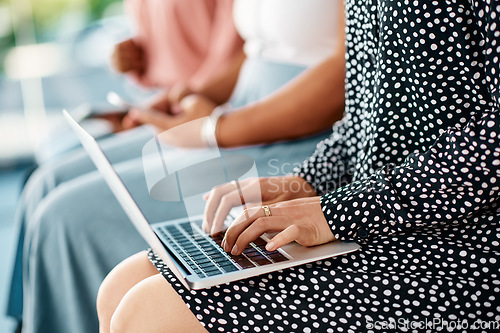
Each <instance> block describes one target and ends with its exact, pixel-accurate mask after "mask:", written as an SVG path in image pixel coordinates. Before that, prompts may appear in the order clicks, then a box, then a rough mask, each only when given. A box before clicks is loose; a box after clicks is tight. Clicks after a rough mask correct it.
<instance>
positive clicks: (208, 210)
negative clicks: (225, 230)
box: [202, 183, 235, 233]
mask: <svg viewBox="0 0 500 333" xmlns="http://www.w3.org/2000/svg"><path fill="white" fill-rule="evenodd" d="M234 189H235V186H234V185H233V184H231V183H226V184H223V185H220V186H216V187H214V188H213V189H212V190H211V191H210V193H209V194H208V199H207V204H206V205H205V210H204V212H203V224H202V228H203V231H205V232H206V233H209V232H210V230H211V229H212V223H213V220H214V216H215V212H216V211H217V208H218V207H219V204H220V200H221V198H222V197H223V196H224V195H225V194H226V193H228V192H232V191H233V190H234Z"/></svg>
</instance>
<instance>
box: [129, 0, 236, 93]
mask: <svg viewBox="0 0 500 333" xmlns="http://www.w3.org/2000/svg"><path fill="white" fill-rule="evenodd" d="M232 4H233V0H127V1H126V3H125V5H126V10H127V12H128V13H129V15H130V17H131V18H132V20H133V21H134V23H135V25H136V27H137V34H136V37H135V40H136V41H137V42H138V43H139V44H140V45H141V46H142V47H143V48H144V51H145V56H146V61H147V70H146V73H145V74H144V75H143V76H141V77H137V78H136V79H137V80H138V82H139V83H140V84H142V85H144V86H149V87H168V86H171V85H172V84H174V83H184V84H187V85H188V86H190V87H192V88H196V87H199V86H200V85H202V84H203V83H205V82H206V81H207V80H208V79H210V78H211V77H213V76H214V75H216V74H217V73H218V72H220V71H221V70H222V68H223V67H224V65H225V64H227V61H228V60H229V59H231V57H232V56H233V55H234V54H235V53H236V52H237V51H238V50H240V49H241V47H242V44H243V41H242V40H241V38H240V37H239V35H238V33H237V32H236V29H235V27H234V23H233V15H232Z"/></svg>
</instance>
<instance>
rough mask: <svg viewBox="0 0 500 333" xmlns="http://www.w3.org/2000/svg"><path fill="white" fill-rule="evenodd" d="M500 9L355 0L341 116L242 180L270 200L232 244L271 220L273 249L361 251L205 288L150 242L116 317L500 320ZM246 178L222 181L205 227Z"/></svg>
mask: <svg viewBox="0 0 500 333" xmlns="http://www.w3.org/2000/svg"><path fill="white" fill-rule="evenodd" d="M499 20H500V5H498V4H491V5H490V4H487V3H480V4H479V3H477V4H467V5H463V4H452V3H447V4H444V3H442V2H433V3H432V4H431V3H428V2H426V3H422V4H420V3H419V2H417V1H414V2H412V3H411V4H409V3H407V2H405V3H403V1H396V2H381V1H373V3H366V2H364V1H358V0H353V1H348V2H347V3H346V23H347V29H346V31H347V36H346V37H347V39H346V41H347V42H346V47H347V80H346V113H345V116H344V118H343V120H342V121H341V122H339V123H337V124H336V125H335V126H334V128H333V133H332V135H331V136H330V137H329V138H328V139H326V140H324V141H322V142H321V143H320V144H319V145H318V146H317V149H316V152H315V153H314V154H313V155H312V156H311V157H310V158H309V159H307V160H306V161H304V163H303V164H302V166H301V167H299V168H297V169H296V170H295V171H294V173H293V174H292V175H289V176H282V177H273V178H262V179H250V180H246V181H242V182H241V183H240V184H239V185H238V186H239V187H241V188H242V189H244V188H245V187H247V186H255V184H257V185H259V187H260V191H261V193H262V197H261V201H262V205H259V206H257V207H250V208H249V209H248V210H247V211H246V213H247V214H245V212H244V213H243V214H241V215H240V216H239V217H238V218H237V219H236V220H235V221H234V222H233V223H232V225H231V226H230V228H229V229H228V230H227V232H226V235H225V239H224V240H223V241H222V246H223V248H224V250H226V251H228V252H231V253H232V254H234V255H238V254H240V253H241V251H242V250H243V249H244V248H245V247H246V246H247V245H248V243H249V242H250V241H252V240H254V239H256V238H257V237H258V236H259V235H260V234H262V233H263V232H267V231H273V232H278V233H277V235H276V236H274V237H273V238H272V239H271V240H270V241H269V242H268V244H267V247H268V249H269V250H274V249H276V248H279V247H281V246H283V245H285V244H287V243H289V242H292V241H297V242H299V243H301V244H303V245H306V246H313V245H319V244H323V243H325V242H332V241H333V242H335V241H337V240H354V241H356V242H358V243H360V244H362V245H363V246H362V248H361V250H359V251H358V252H354V253H352V254H349V255H346V256H340V257H335V258H332V259H327V260H322V261H317V262H314V263H312V264H308V265H304V266H299V267H296V268H289V269H286V270H283V271H278V272H274V273H270V274H265V275H262V276H258V277H253V278H250V279H247V280H243V281H237V282H232V283H229V284H223V285H219V286H216V287H212V288H210V289H207V290H202V291H189V290H187V289H185V288H184V287H183V286H182V285H181V284H180V283H179V281H178V280H176V278H175V277H174V276H173V275H172V274H171V272H170V270H169V269H168V268H167V267H166V266H165V264H164V263H163V262H162V260H160V259H158V258H157V257H156V256H155V254H154V253H152V252H150V253H149V260H150V262H148V258H147V255H146V253H140V254H138V255H136V256H134V257H131V258H129V259H127V260H126V261H124V262H123V263H122V264H120V265H119V266H117V267H116V268H115V270H114V271H112V272H111V273H110V275H109V276H108V278H107V279H106V280H105V282H104V283H103V285H102V286H101V290H100V293H99V298H98V312H99V316H100V320H101V321H100V323H101V330H102V332H108V331H109V330H110V329H111V331H113V332H142V331H144V332H164V331H174V330H177V331H190V332H197V331H200V332H201V331H204V330H208V331H214V332H215V331H225V332H230V331H307V332H311V331H312V332H328V331H331V332H333V331H355V330H361V331H365V330H370V329H372V330H379V329H380V330H395V331H411V330H415V329H422V330H430V331H439V330H445V329H448V328H446V327H461V328H459V329H469V328H470V329H492V330H493V329H498V322H499V319H500V318H499V314H498V308H497V304H498V295H499V293H498V286H499V284H500V279H499V273H500V272H499V265H498V262H499V260H500V256H499V254H498V253H499V251H498V244H499V238H498V235H499V234H500V226H499V221H500V210H499V209H500V208H499V202H500V186H499V185H498V184H499V183H500V148H499V147H500V119H499V113H500V94H499V90H498V86H499V76H498V75H499V74H498V68H499V61H500V60H499V59H500V54H499V52H498V48H497V45H496V40H497V36H498V34H499V33H500V30H499V29H500V21H499ZM465 22H467V23H466V24H465ZM238 192H239V191H237V187H236V186H235V184H234V183H229V184H225V185H222V186H219V187H217V188H215V189H213V190H212V191H211V192H210V194H209V195H208V196H207V205H206V208H205V221H204V228H205V230H206V231H211V230H214V231H217V230H218V229H219V226H221V224H222V222H223V220H224V218H225V215H226V213H227V212H228V209H229V208H230V207H231V206H232V205H233V204H232V203H235V202H240V200H239V199H240V197H239V195H238ZM214 228H215V229H214ZM151 263H152V264H153V265H152V264H151ZM155 266H156V267H155ZM158 271H159V272H160V273H161V274H158ZM186 305H187V307H186ZM429 325H430V326H429ZM450 325H453V326H450ZM485 325H487V326H485Z"/></svg>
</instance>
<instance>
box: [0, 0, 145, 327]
mask: <svg viewBox="0 0 500 333" xmlns="http://www.w3.org/2000/svg"><path fill="white" fill-rule="evenodd" d="M130 35H131V31H130V25H129V23H128V22H127V20H126V19H125V17H124V15H123V8H122V2H121V1H118V0H0V302H1V303H0V332H13V330H14V328H13V325H14V323H13V322H11V321H10V319H8V318H6V317H5V315H4V314H5V305H6V304H5V300H6V290H7V286H8V283H9V280H10V274H11V272H10V267H11V262H10V261H11V260H12V251H13V248H14V244H13V240H14V239H15V237H14V235H13V232H14V231H13V230H14V227H13V219H14V215H15V208H16V204H17V201H18V198H19V194H20V191H21V187H22V185H23V183H24V181H25V179H26V177H27V175H28V174H29V172H30V171H31V170H32V169H33V168H34V167H35V163H34V151H35V148H36V147H37V145H38V144H39V143H40V142H41V140H42V139H43V137H44V135H45V134H46V133H47V131H48V129H50V128H51V127H53V126H54V124H57V122H58V121H60V116H61V109H63V108H67V109H70V110H71V109H74V108H77V107H78V106H79V105H81V104H83V103H89V104H91V105H105V104H106V94H107V92H108V91H110V90H114V91H117V92H119V93H121V94H124V95H127V96H130V95H134V94H138V93H140V91H139V88H138V87H137V86H135V85H134V84H133V83H131V82H129V81H127V80H126V79H124V78H123V77H122V76H119V75H118V74H116V73H113V72H112V71H111V70H110V69H109V55H110V53H111V51H112V48H113V46H114V44H116V43H117V42H118V41H121V40H123V39H125V38H127V37H129V36H130Z"/></svg>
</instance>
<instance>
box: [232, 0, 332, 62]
mask: <svg viewBox="0 0 500 333" xmlns="http://www.w3.org/2000/svg"><path fill="white" fill-rule="evenodd" d="M338 9H339V0H236V1H235V2H234V10H233V14H234V21H235V25H236V28H237V30H238V32H239V33H240V35H241V36H242V37H243V39H244V40H245V53H246V55H247V57H249V58H251V57H261V58H264V59H269V60H275V61H279V62H286V63H294V64H300V65H306V66H312V65H315V64H317V63H319V62H321V61H322V60H324V59H326V58H327V57H329V56H330V55H331V54H332V53H333V51H334V48H335V42H336V38H337V29H338V24H337V20H338V15H337V12H338Z"/></svg>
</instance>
